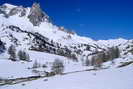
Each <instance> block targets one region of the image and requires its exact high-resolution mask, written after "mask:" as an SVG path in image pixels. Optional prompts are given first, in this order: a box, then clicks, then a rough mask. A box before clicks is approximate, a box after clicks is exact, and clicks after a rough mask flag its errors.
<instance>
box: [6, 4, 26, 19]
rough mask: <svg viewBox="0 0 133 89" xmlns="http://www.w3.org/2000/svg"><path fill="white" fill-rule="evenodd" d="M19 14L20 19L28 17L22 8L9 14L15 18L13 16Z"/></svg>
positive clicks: (16, 8)
mask: <svg viewBox="0 0 133 89" xmlns="http://www.w3.org/2000/svg"><path fill="white" fill-rule="evenodd" d="M18 13H20V14H19V16H20V17H23V16H25V15H26V10H25V9H24V8H23V7H21V6H20V7H15V8H13V9H12V10H11V11H10V12H9V13H8V15H9V16H13V15H16V14H18Z"/></svg>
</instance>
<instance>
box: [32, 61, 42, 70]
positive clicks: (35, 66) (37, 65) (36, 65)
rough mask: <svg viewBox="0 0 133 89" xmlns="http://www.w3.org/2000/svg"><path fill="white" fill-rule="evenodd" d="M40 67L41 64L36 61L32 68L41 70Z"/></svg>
mask: <svg viewBox="0 0 133 89" xmlns="http://www.w3.org/2000/svg"><path fill="white" fill-rule="evenodd" d="M40 66H41V65H40V63H38V62H37V60H35V62H34V64H33V67H32V68H39V67H40Z"/></svg>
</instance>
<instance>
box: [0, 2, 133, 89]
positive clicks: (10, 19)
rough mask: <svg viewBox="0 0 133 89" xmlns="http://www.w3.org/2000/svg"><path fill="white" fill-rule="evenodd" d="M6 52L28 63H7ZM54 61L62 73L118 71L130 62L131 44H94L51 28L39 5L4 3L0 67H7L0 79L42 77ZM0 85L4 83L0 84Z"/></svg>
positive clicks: (132, 55)
mask: <svg viewBox="0 0 133 89" xmlns="http://www.w3.org/2000/svg"><path fill="white" fill-rule="evenodd" d="M11 46H14V47H15V48H14V47H11ZM9 49H16V52H18V54H19V52H20V50H22V51H26V52H27V53H28V54H29V57H30V61H28V62H12V61H9V60H7V59H9V56H10V55H9V54H10V51H9ZM13 55H14V54H13ZM17 56H18V55H17ZM19 56H20V55H19ZM15 58H16V60H15V61H17V60H18V59H19V57H16V56H15ZM1 59H4V60H1ZM55 59H60V60H62V61H63V63H64V65H65V71H64V73H72V72H73V71H82V70H85V71H86V69H87V70H88V68H89V69H90V68H92V67H101V65H102V67H103V69H104V68H109V67H121V66H124V65H128V64H130V63H132V62H133V40H126V39H122V38H119V39H110V40H98V41H96V40H93V39H91V38H88V37H82V36H79V35H77V34H76V33H74V32H72V31H69V30H68V29H66V28H63V27H59V26H56V25H54V24H53V23H52V21H51V19H50V17H49V16H48V15H47V14H46V13H45V12H44V11H42V10H41V8H40V6H39V4H38V3H34V4H33V6H32V7H23V6H14V5H11V4H7V3H6V4H3V5H2V6H0V64H1V65H0V67H1V68H2V67H4V66H5V65H8V66H6V67H5V70H0V77H2V78H9V79H10V78H19V77H26V76H30V75H32V76H33V75H36V74H37V75H44V73H45V72H44V70H45V71H46V72H51V69H50V68H51V66H52V64H51V63H52V62H53V61H54V60H55ZM38 62H39V63H38ZM113 63H115V65H114V66H113ZM125 63H126V64H125ZM34 64H36V65H38V67H39V69H38V67H37V68H36V69H34V68H33V69H32V66H33V65H34ZM44 64H45V65H47V68H45V67H44ZM10 69H15V71H12V70H10ZM7 70H8V71H7ZM42 70H43V71H42ZM22 72H23V73H22ZM36 72H37V73H36ZM103 74H104V73H103ZM107 74H108V73H107ZM91 77H92V76H91ZM66 80H67V79H66ZM4 82H5V81H4ZM1 84H3V82H1V81H0V85H1ZM73 89H75V88H73ZM76 89H77V88H76ZM79 89H81V88H79ZM94 89H98V88H94ZM128 89H129V88H128ZM130 89H131V88H130Z"/></svg>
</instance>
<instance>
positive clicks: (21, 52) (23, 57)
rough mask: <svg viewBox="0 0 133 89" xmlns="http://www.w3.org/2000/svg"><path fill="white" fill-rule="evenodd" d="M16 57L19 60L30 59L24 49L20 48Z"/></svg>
mask: <svg viewBox="0 0 133 89" xmlns="http://www.w3.org/2000/svg"><path fill="white" fill-rule="evenodd" d="M18 57H19V59H20V60H23V61H29V60H30V56H29V54H28V53H26V52H25V51H22V50H20V51H19V52H18Z"/></svg>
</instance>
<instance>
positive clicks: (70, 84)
mask: <svg viewBox="0 0 133 89" xmlns="http://www.w3.org/2000/svg"><path fill="white" fill-rule="evenodd" d="M132 75H133V70H132V65H131V66H127V67H124V68H117V69H106V70H100V71H91V72H81V73H74V74H68V75H64V76H61V75H58V76H54V77H51V78H48V79H47V81H45V80H46V79H39V80H34V81H31V82H25V83H21V84H16V85H9V86H2V87H0V89H133V78H132Z"/></svg>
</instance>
